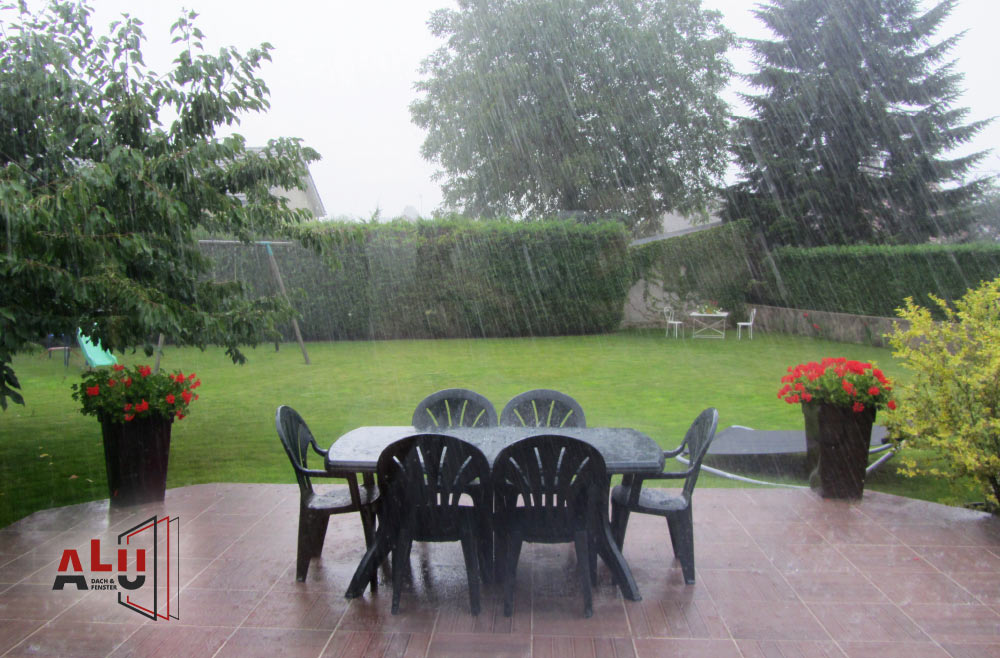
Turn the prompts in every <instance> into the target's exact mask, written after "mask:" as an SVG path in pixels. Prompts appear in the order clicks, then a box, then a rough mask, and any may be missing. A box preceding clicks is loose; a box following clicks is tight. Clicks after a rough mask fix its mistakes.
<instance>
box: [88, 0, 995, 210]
mask: <svg viewBox="0 0 1000 658" xmlns="http://www.w3.org/2000/svg"><path fill="white" fill-rule="evenodd" d="M753 4H754V3H752V2H750V0H703V5H704V6H705V7H708V8H713V9H718V10H720V11H722V12H723V14H724V16H725V23H726V25H727V26H728V27H729V28H730V29H731V30H733V31H734V32H736V33H737V35H739V36H742V37H767V36H769V35H768V34H767V33H766V32H765V31H764V30H763V28H762V26H761V25H760V23H759V22H758V21H757V20H756V19H755V18H753V16H752V15H751V14H750V13H749V8H750V7H752V6H753ZM924 5H925V6H930V3H929V2H926V1H925V3H924ZM94 6H95V9H96V14H95V20H94V25H95V26H99V27H102V28H103V27H104V26H105V25H107V24H108V23H109V22H110V21H112V20H114V19H115V18H116V17H117V16H118V15H119V14H121V13H122V12H125V11H128V12H130V13H131V14H132V15H134V16H138V17H139V18H140V19H142V20H143V22H144V23H145V26H144V31H145V33H146V37H147V39H148V42H147V45H146V48H145V49H144V52H145V55H146V63H147V64H148V65H150V66H151V67H152V68H153V69H154V70H157V71H163V70H166V69H167V68H169V64H170V62H171V60H172V59H173V57H174V54H175V47H173V46H171V45H170V38H169V27H170V25H171V24H172V23H173V22H174V20H176V18H177V17H178V16H179V15H180V13H181V9H182V8H183V7H188V8H191V9H194V10H196V11H197V12H198V13H199V14H200V18H199V20H198V25H199V26H200V27H201V29H202V31H203V32H205V34H206V37H207V44H208V46H209V49H210V50H217V49H218V48H219V47H222V46H236V47H237V48H239V49H240V50H246V49H247V48H250V47H252V46H255V45H257V44H259V43H260V42H263V41H267V42H270V43H271V44H272V45H273V46H274V51H273V53H272V55H273V59H274V61H273V62H272V63H270V64H266V65H265V67H264V69H263V71H262V76H263V78H264V80H265V81H266V82H267V84H268V86H269V87H270V89H271V109H270V111H269V112H267V113H266V114H264V115H253V116H248V117H247V118H245V119H244V121H243V123H242V125H241V126H240V127H239V128H238V129H237V132H239V133H241V134H243V135H244V136H245V137H246V138H247V141H248V143H249V144H250V145H258V144H261V143H263V142H265V141H266V140H267V139H268V138H270V137H277V136H287V137H301V138H302V139H303V140H304V141H305V143H306V144H307V145H309V146H311V147H313V148H315V149H316V150H317V151H319V153H320V154H321V155H322V156H323V159H322V160H321V161H319V162H316V163H313V165H312V166H311V172H312V176H313V178H314V180H315V181H316V185H317V187H318V188H319V193H320V196H321V197H322V199H323V203H324V205H325V206H326V210H327V213H328V214H329V215H331V216H340V215H348V216H352V217H357V216H362V217H368V216H370V215H371V214H372V213H373V212H374V211H375V210H376V208H378V209H381V212H382V214H383V216H389V217H393V216H397V215H399V214H401V213H402V211H403V209H404V208H405V207H406V206H413V207H414V208H416V209H417V210H418V211H419V212H420V213H421V214H422V215H429V214H430V213H431V211H432V210H434V208H435V207H437V206H438V204H439V203H440V201H441V193H440V190H439V187H438V184H437V183H435V182H434V181H432V180H431V176H432V174H433V173H434V166H433V165H432V164H431V163H429V162H427V161H425V160H423V158H421V157H420V145H421V144H422V142H423V138H424V135H423V131H421V130H420V129H418V128H417V127H416V126H414V125H413V124H412V123H411V122H410V115H409V110H408V105H409V104H410V102H411V101H412V100H413V98H414V96H415V94H414V91H413V83H414V81H415V80H416V79H417V78H418V67H419V65H420V61H421V60H422V59H423V58H424V57H426V56H427V55H428V54H429V53H430V52H431V51H432V50H433V49H434V48H435V47H436V46H437V45H438V43H437V41H436V40H435V39H434V38H433V37H432V36H431V35H430V33H429V31H428V29H427V24H426V23H427V18H428V17H429V16H430V13H431V12H432V11H433V10H434V9H438V8H442V7H454V2H452V1H451V0H368V1H364V0H347V1H345V0H327V1H326V2H320V1H318V0H281V1H279V2H275V1H274V0H157V1H156V2H150V1H148V0H144V1H142V2H136V1H135V0H94ZM998 25H1000V0H960V2H959V6H958V8H957V9H956V10H955V11H954V12H953V13H952V15H951V17H950V18H949V21H948V22H947V24H946V26H945V28H944V30H943V31H942V33H941V35H951V34H954V33H957V32H960V31H962V30H965V31H967V33H966V36H965V38H964V39H963V40H962V42H961V44H960V45H959V48H958V50H957V51H956V53H955V56H956V58H957V59H958V69H959V70H960V71H962V72H964V73H965V76H966V77H965V89H966V93H965V95H964V96H963V98H962V100H961V102H960V105H961V106H965V107H968V108H969V109H970V110H971V114H970V116H969V120H975V119H984V118H988V117H990V116H993V115H994V114H1000V112H998V110H997V107H998V103H997V98H998V95H1000V91H998V85H997V73H996V63H995V62H996V60H997V50H998V48H997V45H996V36H995V32H996V27H997V26H998ZM98 32H102V30H98ZM731 59H732V61H733V63H734V65H735V66H736V69H737V71H741V72H747V71H749V70H750V69H749V65H748V63H747V62H748V60H747V58H746V57H745V55H744V54H741V53H732V54H731ZM734 97H735V96H731V98H734ZM998 144H1000V121H998V122H995V124H994V125H992V126H990V127H988V128H987V129H986V130H984V131H983V132H982V133H981V134H980V136H979V138H978V139H977V140H976V143H975V144H973V145H972V147H970V148H973V149H975V150H983V149H990V148H994V147H995V146H996V145H998ZM981 169H982V170H983V171H986V172H990V173H1000V154H998V153H993V154H991V155H990V157H989V158H988V159H987V160H986V162H985V163H984V164H983V165H982V167H981Z"/></svg>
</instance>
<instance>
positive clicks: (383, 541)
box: [344, 524, 392, 599]
mask: <svg viewBox="0 0 1000 658" xmlns="http://www.w3.org/2000/svg"><path fill="white" fill-rule="evenodd" d="M391 550H392V537H390V536H389V532H388V530H387V529H386V527H385V525H384V524H380V525H379V528H378V530H376V531H375V541H374V542H373V543H372V545H371V548H369V549H368V550H367V551H365V555H364V557H362V558H361V562H360V563H359V564H358V568H357V569H355V571H354V576H353V577H352V578H351V584H350V585H348V586H347V592H346V593H345V594H344V596H345V597H346V598H348V599H356V598H358V597H359V596H361V595H362V594H364V593H365V587H367V586H368V583H370V582H371V581H372V579H373V578H375V577H376V574H375V570H376V569H378V567H379V565H380V564H382V562H384V561H385V558H386V557H388V555H389V552H390V551H391Z"/></svg>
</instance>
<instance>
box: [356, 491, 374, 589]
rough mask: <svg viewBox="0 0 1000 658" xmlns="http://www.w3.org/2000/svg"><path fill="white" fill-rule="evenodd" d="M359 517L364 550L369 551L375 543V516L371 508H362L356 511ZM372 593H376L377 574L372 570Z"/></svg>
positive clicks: (370, 583) (370, 582)
mask: <svg viewBox="0 0 1000 658" xmlns="http://www.w3.org/2000/svg"><path fill="white" fill-rule="evenodd" d="M358 512H359V514H360V515H361V528H362V529H363V530H364V532H365V549H366V550H367V549H370V548H371V547H372V545H373V544H374V543H375V526H376V515H375V511H374V510H373V509H372V508H371V507H362V508H360V509H359V510H358ZM369 585H371V589H372V592H376V591H378V573H377V572H376V571H375V570H374V569H372V575H371V580H370V581H369Z"/></svg>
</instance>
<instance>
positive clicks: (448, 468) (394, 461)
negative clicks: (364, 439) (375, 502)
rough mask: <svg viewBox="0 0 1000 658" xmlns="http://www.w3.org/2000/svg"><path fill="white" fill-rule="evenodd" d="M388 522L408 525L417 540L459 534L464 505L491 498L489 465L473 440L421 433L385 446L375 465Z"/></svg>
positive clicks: (455, 537) (456, 536)
mask: <svg viewBox="0 0 1000 658" xmlns="http://www.w3.org/2000/svg"><path fill="white" fill-rule="evenodd" d="M376 474H377V476H378V482H379V491H380V492H381V495H382V501H383V502H382V504H383V507H384V512H385V514H386V517H387V521H386V522H387V523H390V524H407V525H409V526H410V528H411V529H412V530H413V534H414V539H418V540H421V539H422V540H425V541H427V540H434V539H458V532H459V526H458V523H459V513H460V511H461V510H460V508H463V507H464V508H468V507H469V505H468V503H469V501H470V500H471V502H472V503H473V506H482V505H485V504H487V502H488V501H489V499H490V498H489V496H490V494H489V479H490V464H489V462H488V461H487V460H486V457H485V456H484V455H483V453H482V452H481V451H480V450H479V448H477V447H475V446H474V445H472V444H470V443H467V442H465V441H462V440H461V439H456V438H455V437H451V436H445V435H443V434H417V435H414V436H410V437H407V438H405V439H400V440H399V441H395V442H393V443H391V444H389V445H388V446H386V448H385V449H384V450H383V451H382V454H381V455H380V456H379V459H378V465H377V467H376Z"/></svg>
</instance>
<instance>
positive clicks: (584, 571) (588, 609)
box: [573, 530, 594, 618]
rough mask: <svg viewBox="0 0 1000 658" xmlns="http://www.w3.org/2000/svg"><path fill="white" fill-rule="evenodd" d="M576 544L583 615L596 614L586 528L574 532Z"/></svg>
mask: <svg viewBox="0 0 1000 658" xmlns="http://www.w3.org/2000/svg"><path fill="white" fill-rule="evenodd" d="M573 542H574V543H575V544H576V570H577V572H578V573H579V575H580V587H581V588H582V589H583V616H584V617H587V618H590V617H593V616H594V597H593V593H592V592H591V591H590V536H589V535H588V533H587V531H586V530H577V531H576V532H575V533H573Z"/></svg>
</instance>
